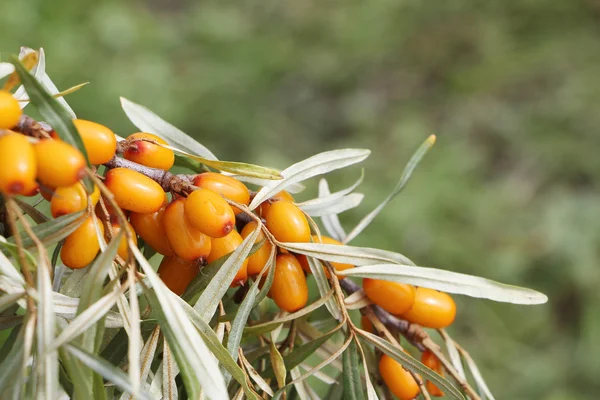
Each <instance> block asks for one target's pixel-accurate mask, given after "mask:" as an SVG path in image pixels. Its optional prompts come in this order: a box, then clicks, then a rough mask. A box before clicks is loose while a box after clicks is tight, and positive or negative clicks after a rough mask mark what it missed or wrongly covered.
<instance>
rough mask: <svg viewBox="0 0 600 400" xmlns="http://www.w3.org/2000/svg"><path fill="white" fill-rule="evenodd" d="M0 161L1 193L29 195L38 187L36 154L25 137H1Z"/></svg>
mask: <svg viewBox="0 0 600 400" xmlns="http://www.w3.org/2000/svg"><path fill="white" fill-rule="evenodd" d="M11 97H12V96H11ZM0 160H1V161H0V162H1V163H2V166H1V167H0V193H6V194H28V193H30V192H31V191H32V188H34V187H35V186H36V185H37V184H36V182H35V176H36V172H37V161H36V158H35V152H34V150H33V146H32V145H31V143H29V141H28V140H27V138H26V137H25V136H23V135H20V134H18V133H8V134H6V135H2V136H0Z"/></svg>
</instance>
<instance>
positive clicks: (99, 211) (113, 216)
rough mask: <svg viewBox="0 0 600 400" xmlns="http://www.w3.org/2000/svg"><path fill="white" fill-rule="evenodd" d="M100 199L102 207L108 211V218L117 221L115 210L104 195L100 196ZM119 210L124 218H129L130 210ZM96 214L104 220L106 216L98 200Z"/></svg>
mask: <svg viewBox="0 0 600 400" xmlns="http://www.w3.org/2000/svg"><path fill="white" fill-rule="evenodd" d="M102 201H103V202H104V207H106V211H107V212H108V219H109V220H110V221H118V219H119V218H118V216H117V212H116V211H115V209H114V207H113V206H112V204H111V203H110V202H109V201H108V200H107V199H106V197H104V196H103V197H102ZM119 209H120V210H121V212H122V213H123V214H124V215H125V218H129V214H130V212H129V211H128V210H123V209H121V208H119ZM96 216H97V217H98V218H100V219H102V220H106V216H105V215H104V211H103V210H102V206H101V205H100V203H99V202H98V204H96Z"/></svg>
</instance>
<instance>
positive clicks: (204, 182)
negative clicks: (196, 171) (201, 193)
mask: <svg viewBox="0 0 600 400" xmlns="http://www.w3.org/2000/svg"><path fill="white" fill-rule="evenodd" d="M193 183H194V185H196V186H198V187H201V188H204V189H208V190H212V191H213V192H216V193H219V194H220V195H221V196H223V197H225V198H227V199H229V200H232V201H235V202H236V203H240V204H245V205H248V204H250V192H249V191H248V188H247V187H246V185H244V184H243V183H242V182H240V181H238V180H237V179H235V178H232V177H230V176H227V175H223V174H219V173H216V172H205V173H203V174H200V175H196V176H195V177H194V180H193ZM233 212H234V213H236V214H239V213H241V212H242V210H240V209H239V208H237V207H233Z"/></svg>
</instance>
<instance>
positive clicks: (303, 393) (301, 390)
mask: <svg viewBox="0 0 600 400" xmlns="http://www.w3.org/2000/svg"><path fill="white" fill-rule="evenodd" d="M301 375H302V372H301V371H300V368H298V367H296V368H292V369H291V370H290V378H291V379H292V381H294V382H296V381H297V380H298V378H300V376H301ZM294 388H295V389H296V394H297V395H298V399H300V400H313V399H312V397H311V396H310V393H309V389H310V387H307V386H306V381H298V382H296V383H294Z"/></svg>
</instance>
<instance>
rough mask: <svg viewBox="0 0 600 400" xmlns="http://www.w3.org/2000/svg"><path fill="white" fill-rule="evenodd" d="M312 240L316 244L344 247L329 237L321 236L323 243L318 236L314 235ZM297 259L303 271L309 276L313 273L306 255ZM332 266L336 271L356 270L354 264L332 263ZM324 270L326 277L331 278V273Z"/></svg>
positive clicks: (300, 255) (301, 255)
mask: <svg viewBox="0 0 600 400" xmlns="http://www.w3.org/2000/svg"><path fill="white" fill-rule="evenodd" d="M312 239H313V242H315V243H323V244H335V245H342V242H338V241H337V240H335V239H333V238H330V237H329V236H322V235H321V239H322V241H321V242H319V237H318V236H317V235H312ZM296 257H298V261H300V265H302V269H303V270H304V271H305V272H306V273H307V274H310V273H311V270H310V265H308V260H307V259H306V256H305V255H304V254H299V255H297V256H296ZM331 266H332V267H333V268H335V269H336V271H343V270H345V269H349V268H354V265H352V264H344V263H337V262H331ZM324 269H325V275H326V276H327V277H328V278H329V271H328V270H327V268H324Z"/></svg>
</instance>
